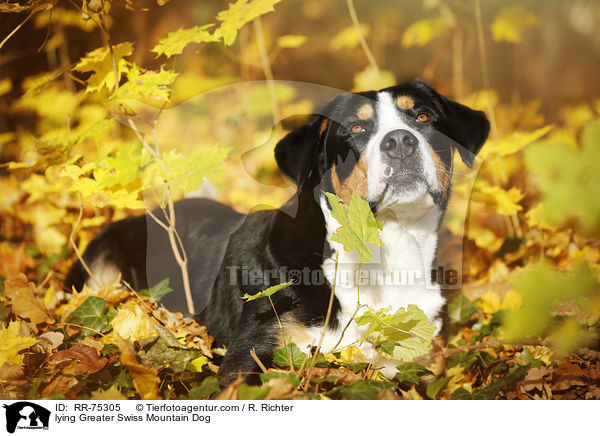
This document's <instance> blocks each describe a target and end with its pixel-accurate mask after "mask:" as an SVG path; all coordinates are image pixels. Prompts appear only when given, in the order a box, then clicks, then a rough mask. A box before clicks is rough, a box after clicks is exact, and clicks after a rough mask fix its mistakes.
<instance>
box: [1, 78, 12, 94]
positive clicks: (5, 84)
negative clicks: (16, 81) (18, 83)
mask: <svg viewBox="0 0 600 436" xmlns="http://www.w3.org/2000/svg"><path fill="white" fill-rule="evenodd" d="M11 89H12V81H11V80H10V79H9V78H6V79H2V80H0V96H2V95H4V94H7V93H9V92H10V90H11Z"/></svg>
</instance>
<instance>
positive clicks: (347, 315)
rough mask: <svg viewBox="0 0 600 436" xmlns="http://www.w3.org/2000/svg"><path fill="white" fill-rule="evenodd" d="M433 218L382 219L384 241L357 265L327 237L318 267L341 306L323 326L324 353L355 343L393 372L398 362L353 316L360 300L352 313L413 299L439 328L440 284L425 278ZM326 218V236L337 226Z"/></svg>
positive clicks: (314, 338)
mask: <svg viewBox="0 0 600 436" xmlns="http://www.w3.org/2000/svg"><path fill="white" fill-rule="evenodd" d="M431 212H437V211H436V210H432V211H431ZM426 215H427V214H426ZM438 218H439V215H437V216H435V213H432V216H429V217H427V216H425V217H424V218H422V219H421V220H419V221H418V222H414V223H406V222H400V221H397V220H388V221H385V222H384V226H383V230H382V231H381V239H382V241H383V244H384V245H383V246H381V247H371V251H372V253H373V258H372V260H371V262H370V263H368V264H362V265H361V264H359V262H358V255H357V253H356V252H350V253H348V252H346V251H344V249H343V246H342V245H341V244H339V243H337V242H333V241H331V242H330V244H331V246H332V248H333V249H334V251H335V253H334V255H333V256H332V257H331V258H329V259H326V260H325V262H324V263H323V270H324V272H325V276H326V277H327V279H328V281H329V283H330V284H332V285H333V283H334V282H335V295H336V297H337V299H338V301H339V303H340V305H341V310H340V312H339V315H338V318H337V319H338V326H337V328H335V329H332V328H330V329H328V331H327V332H326V334H325V337H324V338H323V343H322V346H321V350H322V351H323V352H329V351H332V350H334V349H340V348H342V347H348V346H350V345H356V346H357V347H358V348H359V349H360V350H361V351H362V353H363V354H364V356H365V357H366V358H367V359H369V360H370V361H372V362H373V364H374V365H375V367H380V368H381V370H382V372H383V374H384V375H386V376H389V377H392V376H393V375H394V374H395V366H397V365H398V362H397V361H393V360H390V359H386V358H384V357H382V356H381V355H379V354H378V353H377V352H376V351H375V350H374V349H373V348H372V347H371V344H369V343H368V342H367V341H364V340H363V339H364V334H365V332H366V329H367V326H358V325H357V324H356V322H355V321H354V320H353V319H352V317H353V315H354V314H355V312H356V309H357V307H358V304H359V302H360V305H361V306H365V307H363V308H362V309H359V311H358V313H357V316H360V314H361V313H363V312H364V311H365V310H366V309H367V307H371V308H374V309H376V310H377V309H383V308H386V307H390V308H391V311H390V313H393V312H395V311H397V310H398V309H399V308H406V307H407V306H408V305H409V304H414V305H416V306H417V307H419V308H420V309H421V310H423V311H424V312H425V314H426V315H427V316H428V318H429V320H430V321H431V322H432V323H434V324H435V325H436V327H437V331H439V329H440V328H441V320H440V319H438V315H439V313H440V310H441V308H442V306H443V305H444V299H443V297H442V295H441V291H440V287H439V286H438V285H437V284H432V283H431V280H430V271H431V266H432V261H433V259H434V256H435V250H436V244H437V232H436V231H435V230H436V229H437V223H436V224H435V225H432V224H433V223H434V222H435V221H436V220H437V219H438ZM326 220H327V225H328V232H330V234H329V236H331V234H332V233H333V232H334V231H335V229H336V228H337V226H338V225H337V222H336V221H335V220H333V219H332V218H331V216H330V215H329V216H327V214H326ZM432 229H434V231H432ZM336 257H337V275H336V274H335V269H336V265H335V263H336V262H335V259H336ZM334 277H335V279H334ZM344 329H345V331H344ZM321 331H322V330H321V329H320V328H316V327H313V328H310V329H309V331H308V337H309V338H310V340H308V341H307V340H304V341H302V343H297V345H298V346H299V347H301V348H303V347H306V346H310V345H316V344H318V342H319V338H320V336H321ZM437 331H436V332H437ZM342 332H343V337H342ZM340 339H341V340H340Z"/></svg>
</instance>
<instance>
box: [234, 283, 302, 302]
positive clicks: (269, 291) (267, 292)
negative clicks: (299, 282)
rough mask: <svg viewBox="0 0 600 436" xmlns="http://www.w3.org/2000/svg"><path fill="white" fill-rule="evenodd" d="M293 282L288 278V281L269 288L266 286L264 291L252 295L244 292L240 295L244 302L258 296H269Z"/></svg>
mask: <svg viewBox="0 0 600 436" xmlns="http://www.w3.org/2000/svg"><path fill="white" fill-rule="evenodd" d="M293 283H294V281H293V280H290V281H289V282H284V283H280V284H278V285H275V286H271V287H270V288H267V289H265V290H264V291H260V292H259V293H257V294H254V295H250V294H244V295H242V299H244V300H246V302H248V301H253V300H258V299H259V298H264V297H270V296H271V295H273V294H274V293H276V292H278V291H281V290H282V289H285V288H287V287H288V286H291V285H292V284H293Z"/></svg>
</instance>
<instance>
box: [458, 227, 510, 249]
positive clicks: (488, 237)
mask: <svg viewBox="0 0 600 436" xmlns="http://www.w3.org/2000/svg"><path fill="white" fill-rule="evenodd" d="M467 235H468V237H469V239H472V240H473V241H475V245H477V246H478V247H480V248H485V249H486V250H488V251H490V252H492V253H495V252H496V251H498V250H499V249H500V247H502V244H503V243H504V240H503V239H501V238H499V237H498V236H497V235H496V234H495V233H494V232H492V231H491V230H490V229H486V228H485V227H481V226H472V227H469V228H468V233H467Z"/></svg>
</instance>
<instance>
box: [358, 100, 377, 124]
mask: <svg viewBox="0 0 600 436" xmlns="http://www.w3.org/2000/svg"><path fill="white" fill-rule="evenodd" d="M356 116H357V117H358V118H360V119H361V120H368V119H369V118H371V117H372V116H373V105H372V104H370V103H365V104H363V105H362V106H361V107H359V108H358V110H357V111H356Z"/></svg>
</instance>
